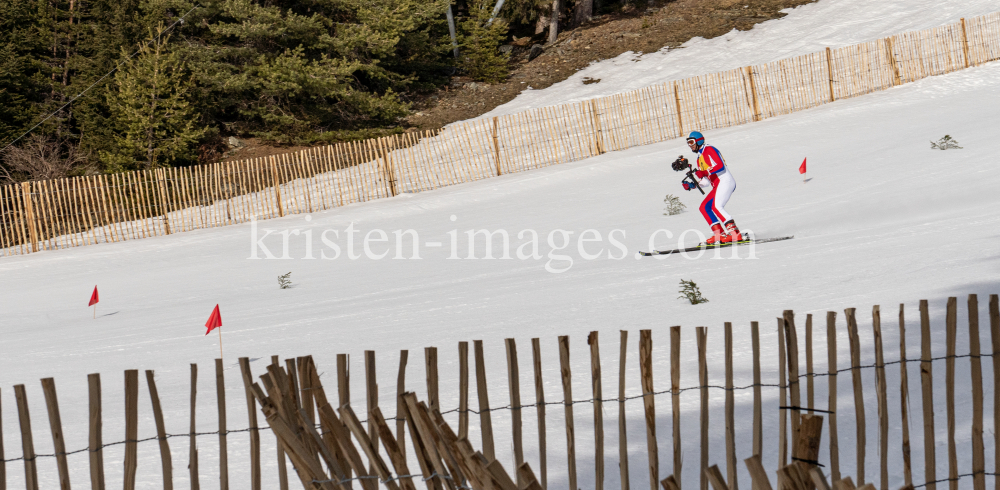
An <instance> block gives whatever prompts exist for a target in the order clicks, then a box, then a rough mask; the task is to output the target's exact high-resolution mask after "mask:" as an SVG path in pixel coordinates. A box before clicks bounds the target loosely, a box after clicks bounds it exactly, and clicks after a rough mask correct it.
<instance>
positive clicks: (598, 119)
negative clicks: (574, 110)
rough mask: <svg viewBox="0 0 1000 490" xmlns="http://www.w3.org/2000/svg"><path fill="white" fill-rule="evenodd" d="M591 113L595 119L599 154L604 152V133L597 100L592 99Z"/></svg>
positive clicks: (595, 141)
mask: <svg viewBox="0 0 1000 490" xmlns="http://www.w3.org/2000/svg"><path fill="white" fill-rule="evenodd" d="M590 114H591V116H592V117H593V120H594V147H595V149H596V150H597V154H598V155H602V154H604V152H605V151H607V150H606V149H605V146H604V134H603V133H602V132H601V116H600V115H599V114H598V113H597V101H596V100H594V99H591V101H590Z"/></svg>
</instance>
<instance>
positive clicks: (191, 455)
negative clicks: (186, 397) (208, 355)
mask: <svg viewBox="0 0 1000 490" xmlns="http://www.w3.org/2000/svg"><path fill="white" fill-rule="evenodd" d="M197 395H198V365H197V364H194V363H191V427H190V429H189V430H188V477H189V478H190V479H191V490H199V489H200V488H201V483H200V482H199V481H198V444H197V440H196V436H195V434H196V433H197V426H196V425H195V400H196V399H197Z"/></svg>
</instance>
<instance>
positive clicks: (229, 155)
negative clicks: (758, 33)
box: [223, 0, 815, 161]
mask: <svg viewBox="0 0 1000 490" xmlns="http://www.w3.org/2000/svg"><path fill="white" fill-rule="evenodd" d="M814 1H815V0H676V1H670V2H663V1H652V2H649V4H648V5H649V7H648V8H645V9H643V10H636V9H633V10H630V11H623V12H617V13H614V14H606V15H602V16H600V17H596V18H594V19H592V20H591V21H590V22H588V23H586V24H584V25H582V26H579V27H577V28H574V29H567V30H564V31H563V32H561V33H559V39H558V40H557V41H556V42H555V43H553V44H552V45H546V46H545V52H544V53H542V54H541V55H539V56H538V57H536V58H534V59H532V60H531V61H528V53H529V51H530V49H529V48H530V46H531V45H532V44H542V45H544V43H545V39H544V36H545V34H544V33H543V34H542V35H539V36H535V38H533V39H524V38H520V39H519V40H518V42H516V43H515V44H516V45H515V46H514V48H513V52H512V64H513V66H514V68H513V69H512V70H511V74H510V77H509V78H508V79H507V81H506V82H503V83H498V84H484V83H477V82H473V81H472V80H471V79H470V78H467V77H453V78H452V80H451V84H450V85H449V86H448V87H445V88H444V89H442V90H439V91H437V92H434V93H429V94H423V95H419V96H416V97H414V113H413V114H412V115H411V116H409V117H408V118H407V119H406V121H405V123H404V125H405V126H407V128H408V130H410V131H414V130H418V129H436V128H440V127H442V126H444V125H446V124H449V123H452V122H455V121H461V120H463V119H469V118H473V117H476V116H479V115H481V114H485V113H487V112H489V111H491V110H493V109H494V108H495V107H497V106H498V105H501V104H505V103H507V102H509V101H511V100H513V99H514V98H515V97H517V95H518V94H520V93H521V92H522V91H523V90H524V89H525V88H527V87H528V86H531V88H533V89H543V88H546V87H549V86H551V85H552V84H554V83H558V82H561V81H563V80H565V79H567V78H569V77H570V75H572V74H573V73H576V72H577V71H578V70H580V69H582V68H585V67H587V65H589V64H590V63H591V62H594V61H600V60H604V59H609V58H614V57H616V56H618V55H620V54H622V53H624V52H627V51H634V52H637V53H638V52H644V53H651V52H654V51H657V50H659V49H662V48H664V47H666V48H675V47H678V46H680V45H681V44H683V43H685V42H686V41H688V40H690V39H691V38H694V37H698V36H700V37H704V38H706V39H711V38H714V37H718V36H721V35H723V34H725V33H727V32H729V31H731V30H733V29H738V30H741V31H745V30H748V29H750V28H752V27H753V26H754V25H755V24H757V23H759V22H764V21H766V20H771V19H777V18H780V17H784V15H785V14H782V13H781V12H780V11H781V10H783V9H785V8H789V7H796V6H799V5H804V4H807V3H812V2H814ZM599 81H600V80H598V79H590V80H586V81H584V83H597V82H599ZM241 143H242V144H244V145H245V146H242V147H239V148H236V149H232V150H230V151H227V152H226V153H225V156H224V157H223V160H226V161H231V160H239V159H246V158H255V157H263V156H268V155H274V154H279V153H287V152H290V151H296V150H300V149H302V148H304V147H288V146H284V147H275V146H270V145H265V144H261V143H260V142H259V141H257V140H255V139H252V138H251V139H244V140H241Z"/></svg>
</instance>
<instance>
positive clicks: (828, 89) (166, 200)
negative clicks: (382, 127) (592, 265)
mask: <svg viewBox="0 0 1000 490" xmlns="http://www.w3.org/2000/svg"><path fill="white" fill-rule="evenodd" d="M997 59H1000V12H996V13H992V14H987V15H983V16H979V17H975V18H971V19H962V20H961V21H960V22H957V23H954V24H949V25H945V26H940V27H935V28H931V29H925V30H922V31H916V32H907V33H902V34H896V35H893V36H890V37H886V38H883V39H876V40H873V41H869V42H865V43H861V44H856V45H853V46H846V47H841V48H836V49H830V48H827V49H826V50H824V51H821V52H817V53H810V54H806V55H801V56H796V57H793V58H787V59H782V60H778V61H774V62H771V63H766V64H763V65H756V66H747V67H742V68H736V69H733V70H728V71H724V72H719V73H711V74H706V75H700V76H696V77H691V78H687V79H684V80H677V81H674V82H667V83H661V84H657V85H653V86H649V87H645V88H641V89H638V90H633V91H629V92H622V93H618V94H614V95H610V96H607V97H601V98H597V99H592V100H587V101H582V102H575V103H570V104H563V105H559V106H551V107H541V108H535V109H529V110H526V111H523V112H519V113H515V114H507V115H503V116H497V117H492V118H478V119H472V120H468V121H462V122H458V123H454V124H451V125H449V126H447V127H445V128H444V129H441V130H436V131H423V132H418V133H406V134H401V135H393V136H388V137H383V138H377V139H370V140H365V141H356V142H351V143H340V144H335V145H330V146H324V147H316V148H309V149H306V150H301V151H298V152H295V153H287V154H282V155H276V156H269V157H263V158H253V159H249V160H241V161H236V162H220V163H213V164H209V165H203V166H195V167H185V168H162V169H156V170H144V171H137V172H128V173H121V174H113V175H90V176H83V177H73V178H65V179H55V180H47V181H35V182H24V183H20V184H13V185H7V186H3V187H0V256H9V255H17V254H26V253H31V252H38V251H41V250H55V249H62V248H68V247H77V246H82V245H91V244H95V243H110V242H118V241H123V240H134V239H139V238H146V237H150V236H161V235H169V234H172V233H178V232H184V231H189V230H196V229H203V228H213V227H217V226H226V225H230V224H236V223H245V222H247V221H249V220H251V219H254V218H256V219H271V218H278V217H283V216H286V215H289V214H302V213H312V212H316V211H322V210H326V209H331V208H335V207H340V206H345V205H349V204H353V203H358V202H366V201H370V200H373V199H381V198H386V197H392V196H396V195H398V194H400V193H403V192H422V191H427V190H432V189H438V188H441V187H445V186H450V185H455V184H460V183H464V182H471V181H475V180H481V179H485V178H490V177H496V176H499V175H504V174H508V173H514V172H523V171H526V170H532V169H536V168H541V167H546V166H549V165H555V164H560V163H565V162H572V161H577V160H581V159H585V158H589V157H593V156H596V155H600V154H602V153H605V152H608V151H619V150H624V149H627V148H631V147H635V146H641V145H647V144H650V143H655V142H658V141H665V140H668V139H671V138H677V137H680V136H682V135H684V134H686V133H687V132H689V131H691V130H695V129H698V130H702V131H705V130H711V129H715V128H724V127H729V126H735V125H740V124H746V123H749V122H754V121H760V120H762V119H766V118H770V117H775V116H779V115H783V114H789V113H792V112H796V111H801V110H804V109H808V108H811V107H816V106H818V105H821V104H825V103H828V102H833V101H835V100H840V99H846V98H851V97H857V96H861V95H865V94H869V93H872V92H876V91H880V90H886V89H888V88H891V87H894V86H898V85H901V84H904V83H909V82H913V81H916V80H920V79H922V78H925V77H928V76H934V75H941V74H945V73H950V72H953V71H956V70H961V69H963V68H969V67H972V66H977V65H981V64H983V63H987V62H991V61H995V60H997Z"/></svg>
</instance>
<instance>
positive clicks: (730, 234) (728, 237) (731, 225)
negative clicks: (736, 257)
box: [720, 220, 743, 243]
mask: <svg viewBox="0 0 1000 490" xmlns="http://www.w3.org/2000/svg"><path fill="white" fill-rule="evenodd" d="M742 241H743V234H741V233H740V229H739V228H737V227H736V222H735V221H733V220H729V221H727V222H726V233H725V234H724V235H722V241H721V242H720V243H737V242H742Z"/></svg>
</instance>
